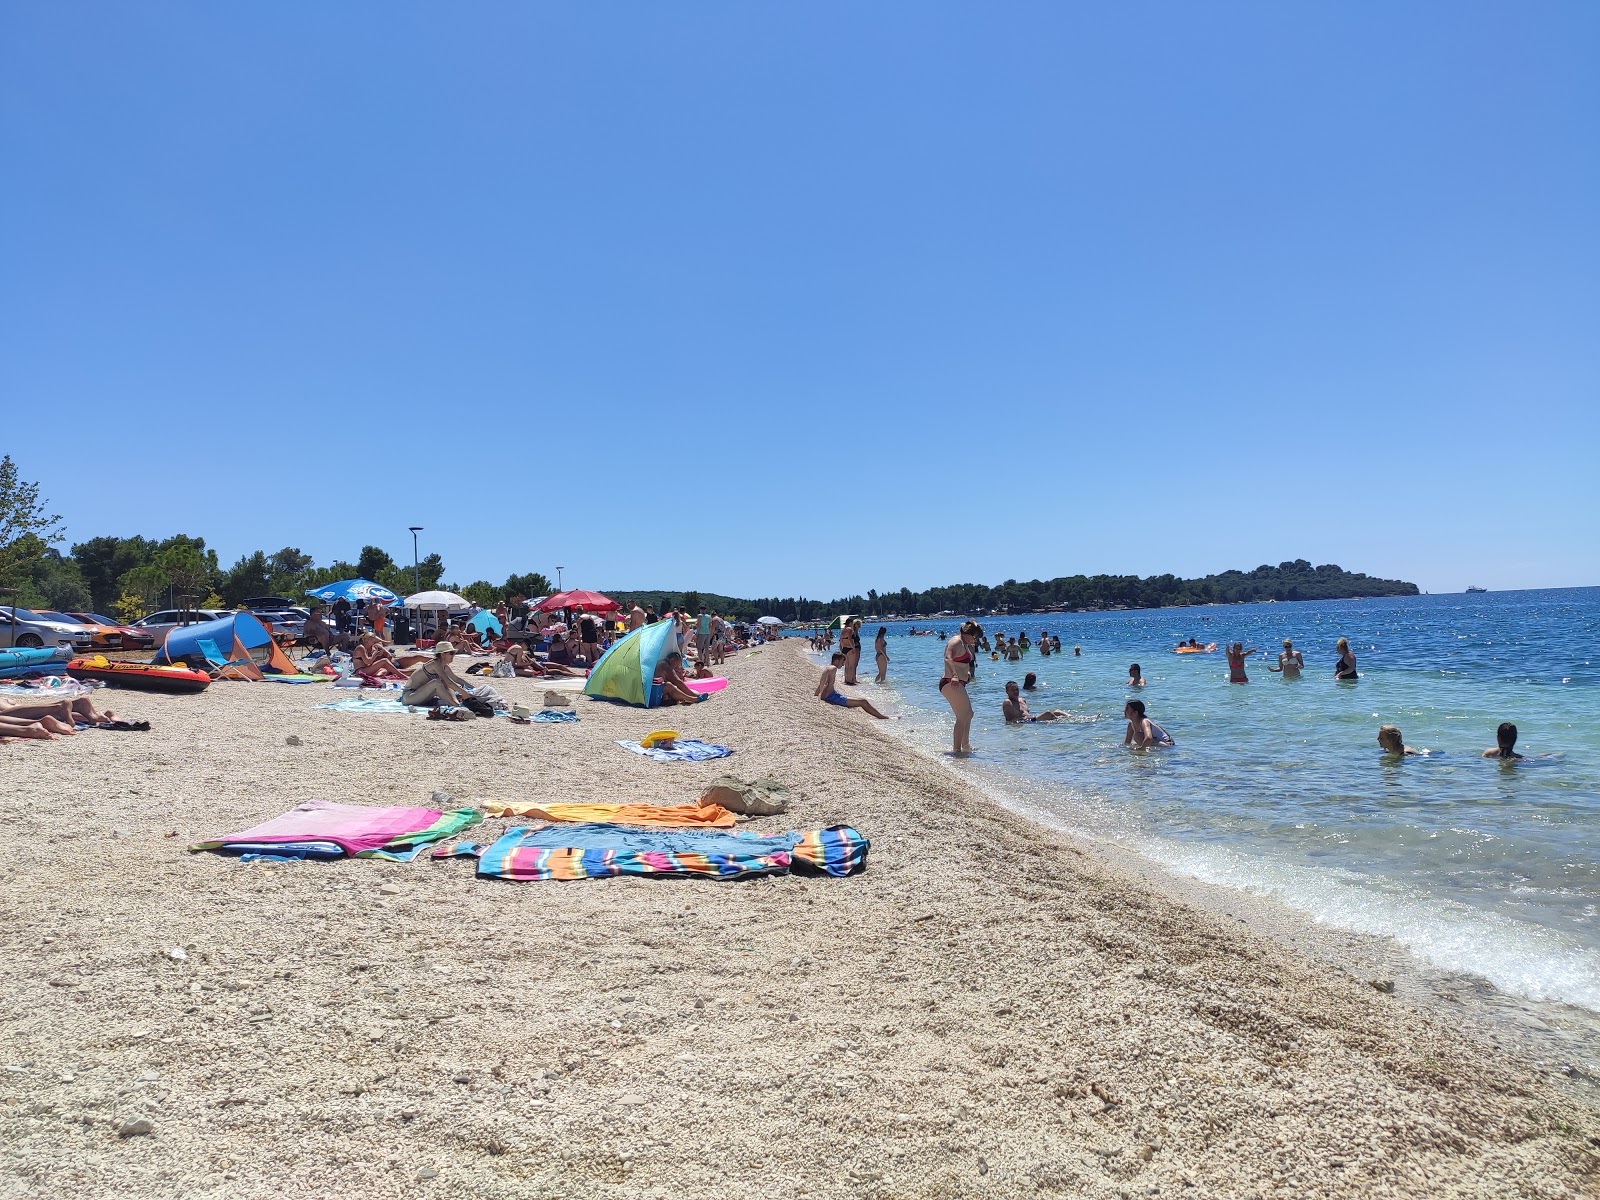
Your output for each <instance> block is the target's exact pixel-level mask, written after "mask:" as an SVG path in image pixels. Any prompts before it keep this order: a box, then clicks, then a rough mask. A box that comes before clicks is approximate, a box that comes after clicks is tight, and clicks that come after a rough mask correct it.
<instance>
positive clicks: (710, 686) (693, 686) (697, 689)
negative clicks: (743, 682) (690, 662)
mask: <svg viewBox="0 0 1600 1200" xmlns="http://www.w3.org/2000/svg"><path fill="white" fill-rule="evenodd" d="M683 686H684V687H686V688H688V689H689V690H690V691H691V692H693V693H694V694H695V695H697V696H709V695H710V694H711V693H712V692H720V691H721V690H722V689H723V688H725V687H727V686H728V681H727V680H726V679H724V678H722V676H720V675H713V676H711V677H710V678H709V679H686V680H684V683H683Z"/></svg>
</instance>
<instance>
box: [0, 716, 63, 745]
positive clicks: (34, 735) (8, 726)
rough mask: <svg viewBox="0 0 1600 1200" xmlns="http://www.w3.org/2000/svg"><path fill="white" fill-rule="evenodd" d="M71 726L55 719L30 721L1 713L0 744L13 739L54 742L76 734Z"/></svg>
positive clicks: (44, 718)
mask: <svg viewBox="0 0 1600 1200" xmlns="http://www.w3.org/2000/svg"><path fill="white" fill-rule="evenodd" d="M76 732H77V730H75V729H73V727H72V726H71V725H68V724H67V723H66V722H64V721H61V720H58V719H57V718H55V717H40V718H38V719H37V720H32V721H30V720H28V719H26V718H24V717H13V716H11V715H10V714H7V713H0V742H8V741H10V740H11V739H12V738H27V739H30V740H33V739H37V740H39V741H44V742H49V741H54V740H55V739H56V738H57V737H59V736H61V735H62V734H68V733H76Z"/></svg>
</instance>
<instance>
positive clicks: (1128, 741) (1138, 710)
mask: <svg viewBox="0 0 1600 1200" xmlns="http://www.w3.org/2000/svg"><path fill="white" fill-rule="evenodd" d="M1122 715H1123V716H1124V717H1126V718H1127V719H1128V732H1127V734H1126V735H1125V736H1124V737H1123V739H1122V744H1123V745H1124V746H1139V747H1150V746H1175V745H1177V743H1176V742H1174V741H1173V740H1172V735H1171V734H1170V733H1168V732H1167V731H1166V730H1165V729H1163V728H1161V726H1159V725H1157V724H1156V723H1155V722H1154V721H1152V720H1151V719H1150V718H1149V717H1147V716H1145V715H1144V701H1143V700H1129V701H1128V703H1127V704H1126V705H1124V706H1123V709H1122Z"/></svg>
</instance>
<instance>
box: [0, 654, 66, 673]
mask: <svg viewBox="0 0 1600 1200" xmlns="http://www.w3.org/2000/svg"><path fill="white" fill-rule="evenodd" d="M67 657H68V656H67V655H66V654H65V653H63V652H62V651H60V650H56V649H53V648H49V649H46V648H41V649H38V650H23V649H16V650H0V678H3V679H13V678H15V677H16V676H18V675H51V674H55V671H54V670H52V665H54V666H55V667H57V668H59V665H60V664H61V663H63V662H65V661H66V659H67Z"/></svg>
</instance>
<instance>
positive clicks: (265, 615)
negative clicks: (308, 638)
mask: <svg viewBox="0 0 1600 1200" xmlns="http://www.w3.org/2000/svg"><path fill="white" fill-rule="evenodd" d="M246 607H247V608H248V609H249V612H250V615H251V616H254V617H259V618H260V619H261V621H262V623H263V624H265V625H268V626H270V627H271V629H272V633H273V636H274V637H276V638H278V639H279V640H283V639H288V640H290V641H295V642H298V641H299V640H300V639H301V638H303V637H305V635H306V621H307V620H309V619H310V617H311V610H310V609H306V608H301V607H300V606H299V605H298V604H264V605H261V606H260V607H255V606H251V605H247V606H246Z"/></svg>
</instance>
